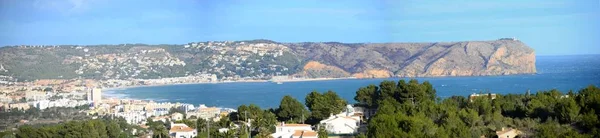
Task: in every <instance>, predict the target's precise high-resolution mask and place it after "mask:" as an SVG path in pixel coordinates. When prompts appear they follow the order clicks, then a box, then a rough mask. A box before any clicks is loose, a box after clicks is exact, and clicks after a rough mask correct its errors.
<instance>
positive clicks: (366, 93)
mask: <svg viewBox="0 0 600 138" xmlns="http://www.w3.org/2000/svg"><path fill="white" fill-rule="evenodd" d="M378 90H379V87H377V86H375V85H372V84H371V85H369V86H367V87H361V88H359V89H358V91H356V96H355V97H354V100H356V101H357V102H358V103H360V104H362V105H366V106H367V107H368V108H376V104H377V91H378Z"/></svg>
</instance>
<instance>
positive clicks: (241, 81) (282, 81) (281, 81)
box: [102, 72, 539, 90]
mask: <svg viewBox="0 0 600 138" xmlns="http://www.w3.org/2000/svg"><path fill="white" fill-rule="evenodd" d="M538 74H539V73H537V72H536V73H520V74H508V75H472V76H419V77H406V76H390V77H382V78H357V77H342V78H307V79H285V80H277V81H273V80H237V81H218V82H186V83H168V84H149V85H129V86H119V87H106V88H104V87H103V88H102V89H104V90H118V89H129V88H138V87H157V86H170V85H191V84H221V83H257V82H272V83H285V82H306V81H329V80H356V79H390V78H447V77H452V78H463V77H499V76H517V75H538Z"/></svg>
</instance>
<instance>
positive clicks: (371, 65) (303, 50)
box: [290, 39, 536, 78]
mask: <svg viewBox="0 0 600 138" xmlns="http://www.w3.org/2000/svg"><path fill="white" fill-rule="evenodd" d="M290 48H291V49H293V50H294V51H296V53H298V54H299V55H300V56H303V57H304V58H306V59H309V60H314V61H319V62H321V63H323V64H326V65H331V66H337V67H339V68H341V69H343V70H345V71H347V72H350V73H353V74H354V76H355V77H359V78H372V77H376V78H380V77H390V76H398V77H432V76H487V75H511V74H532V73H536V68H535V52H534V50H533V49H531V48H529V47H528V46H526V45H525V44H524V43H522V42H521V41H518V40H512V39H508V40H506V39H505V40H496V41H466V42H445V43H375V44H372V43H369V44H343V43H300V44H295V45H292V46H290Z"/></svg>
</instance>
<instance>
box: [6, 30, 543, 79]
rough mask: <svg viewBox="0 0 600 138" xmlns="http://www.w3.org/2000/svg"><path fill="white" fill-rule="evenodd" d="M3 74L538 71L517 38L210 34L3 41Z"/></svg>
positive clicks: (320, 74)
mask: <svg viewBox="0 0 600 138" xmlns="http://www.w3.org/2000/svg"><path fill="white" fill-rule="evenodd" d="M0 65H2V67H3V69H0V75H4V76H12V77H15V78H19V79H21V80H23V81H24V80H35V79H48V78H78V77H82V78H90V79H130V78H139V79H148V78H166V77H181V76H191V75H199V74H216V75H217V76H218V77H219V78H222V79H228V80H235V79H241V78H245V79H268V78H270V77H271V76H281V75H294V76H300V77H311V78H318V77H352V76H353V77H358V78H381V77H433V76H486V75H511V74H532V73H536V68H535V52H534V50H533V49H531V48H530V47H528V46H527V45H526V44H524V43H523V42H521V41H519V40H516V39H499V40H492V41H463V42H438V43H339V42H303V43H279V42H275V41H271V40H262V39H261V40H249V41H209V42H194V43H188V44H183V45H145V44H121V45H97V46H74V45H65V46H12V47H2V48H0Z"/></svg>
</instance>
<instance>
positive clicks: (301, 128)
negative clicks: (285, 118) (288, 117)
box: [271, 122, 318, 138]
mask: <svg viewBox="0 0 600 138" xmlns="http://www.w3.org/2000/svg"><path fill="white" fill-rule="evenodd" d="M271 136H272V137H273V138H317V137H318V134H317V132H315V131H313V130H312V128H311V126H310V125H308V124H285V123H284V122H281V123H280V124H278V125H277V126H275V133H273V134H271Z"/></svg>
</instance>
